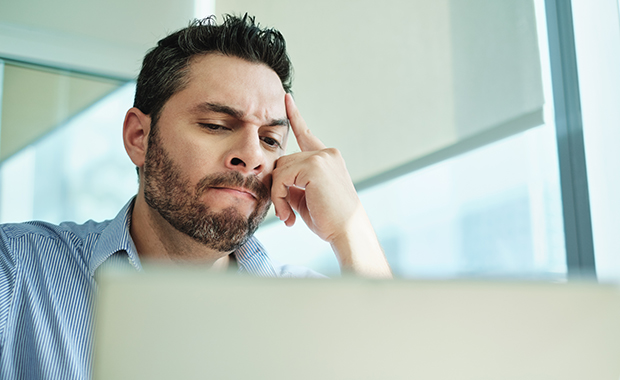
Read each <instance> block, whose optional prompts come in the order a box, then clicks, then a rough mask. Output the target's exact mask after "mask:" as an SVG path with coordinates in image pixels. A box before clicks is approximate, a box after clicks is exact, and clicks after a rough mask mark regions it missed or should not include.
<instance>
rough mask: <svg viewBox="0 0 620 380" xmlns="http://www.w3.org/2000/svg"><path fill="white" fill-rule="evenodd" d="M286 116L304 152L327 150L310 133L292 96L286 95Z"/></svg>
mask: <svg viewBox="0 0 620 380" xmlns="http://www.w3.org/2000/svg"><path fill="white" fill-rule="evenodd" d="M284 101H285V102H286V115H287V117H288V120H289V121H290V124H291V129H292V130H293V133H294V134H295V139H297V144H298V145H299V148H300V149H301V151H302V152H307V151H312V150H321V149H325V145H324V144H323V143H322V142H321V140H319V139H318V138H317V137H316V136H315V135H313V134H312V132H310V129H309V128H308V126H307V125H306V122H305V121H304V119H303V118H302V117H301V114H300V113H299V110H298V109H297V106H296V105H295V101H294V100H293V97H292V96H291V94H286V96H285V98H284Z"/></svg>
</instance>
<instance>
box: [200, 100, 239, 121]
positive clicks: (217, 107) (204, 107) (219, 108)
mask: <svg viewBox="0 0 620 380" xmlns="http://www.w3.org/2000/svg"><path fill="white" fill-rule="evenodd" d="M194 111H195V112H196V113H203V112H216V113H223V114H226V115H229V116H232V117H234V118H236V119H242V118H243V112H241V111H239V110H237V109H234V108H232V107H229V106H226V105H223V104H218V103H208V102H205V103H200V104H198V105H197V106H196V107H194Z"/></svg>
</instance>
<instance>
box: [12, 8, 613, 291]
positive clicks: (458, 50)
mask: <svg viewBox="0 0 620 380" xmlns="http://www.w3.org/2000/svg"><path fill="white" fill-rule="evenodd" d="M564 4H568V5H569V8H568V9H569V10H570V9H571V7H570V6H571V5H572V13H571V12H569V13H568V14H567V13H561V12H559V13H558V14H557V15H555V13H554V14H553V16H552V17H550V16H549V12H550V9H552V10H553V12H555V9H556V8H553V7H555V5H556V2H555V1H552V0H502V1H497V0H435V1H426V0H408V1H404V0H385V1H382V2H376V1H368V0H357V1H354V0H330V1H327V0H315V1H312V2H308V1H301V0H289V1H287V0H209V1H202V0H195V1H193V0H178V1H175V2H171V1H165V0H152V1H143V0H123V1H121V0H109V1H105V2H102V1H94V0H88V1H86V0H55V1H47V0H4V1H2V2H1V3H0V100H1V102H0V116H1V117H0V222H2V223H7V222H20V221H27V220H33V219H40V220H46V221H50V222H54V223H59V222H62V221H65V220H73V221H77V222H84V221H86V220H88V219H94V220H105V219H110V218H113V217H115V216H116V213H117V212H118V211H119V209H120V208H121V207H122V206H123V205H124V204H125V203H126V202H127V201H128V200H129V199H130V198H131V197H132V196H133V195H134V194H135V192H136V190H137V177H136V173H135V168H134V167H133V165H132V163H131V161H130V160H129V158H128V157H127V155H126V153H125V151H124V148H123V144H122V136H121V131H122V123H123V118H124V114H125V112H126V110H127V109H128V108H130V107H131V105H132V100H133V92H134V85H135V82H134V79H135V77H136V75H137V73H138V71H139V68H140V63H141V59H142V57H143V55H144V54H145V52H146V51H147V50H148V49H149V48H150V47H152V46H154V45H155V43H156V42H157V40H159V39H160V38H162V37H164V36H165V35H166V34H168V33H169V32H172V31H174V30H176V29H179V28H182V27H184V26H186V25H187V24H188V22H189V20H190V19H192V18H194V17H198V18H202V17H206V16H208V15H211V14H216V15H221V14H224V13H235V14H243V13H245V12H248V13H250V14H252V15H255V16H256V17H257V20H258V21H259V22H260V23H261V24H262V25H263V26H270V27H275V28H277V29H279V30H280V31H281V32H282V33H283V34H284V36H285V37H286V39H287V44H288V48H289V54H290V56H291V59H292V61H293V64H294V67H295V77H294V82H293V91H294V94H295V97H296V99H297V104H298V106H299V108H300V109H301V111H302V114H303V115H304V118H305V119H306V121H307V122H308V124H309V126H310V127H311V128H312V130H313V132H314V133H315V134H316V135H317V136H318V137H319V138H320V139H321V140H323V142H324V143H325V144H326V145H328V146H333V147H337V148H338V149H340V151H341V152H342V154H343V156H344V158H345V160H346V162H347V166H348V169H349V171H350V173H351V176H352V178H353V180H354V182H355V184H356V187H357V188H358V191H359V194H360V198H361V200H362V202H363V204H364V206H365V208H366V210H367V212H368V214H369V216H370V218H371V221H372V223H373V225H374V226H375V230H376V232H377V234H378V236H379V240H380V241H381V244H382V246H383V248H384V250H385V253H386V255H387V257H388V260H389V261H390V263H391V265H392V268H393V270H394V272H395V274H396V275H398V276H402V277H408V278H455V277H476V278H478V277H485V278H519V279H524V278H525V279H530V278H531V279H550V280H558V281H564V280H565V279H566V278H567V277H570V276H571V275H575V276H579V275H588V276H592V275H593V274H595V273H596V275H597V276H598V278H599V279H600V280H603V281H617V280H620V241H619V239H618V238H617V237H616V233H617V231H620V221H619V220H618V219H619V217H618V216H619V215H620V196H619V194H620V149H619V148H618V147H619V146H620V128H619V127H620V107H619V106H618V104H620V72H619V70H620V69H619V68H620V26H619V25H620V22H619V20H620V17H619V11H618V8H619V4H618V0H573V1H572V2H568V1H566V2H564ZM558 9H559V8H558ZM562 9H566V7H564V8H562ZM554 17H557V18H558V20H559V21H558V20H556V19H555V18H554ZM567 19H568V20H570V21H571V22H572V24H571V25H569V26H570V28H569V29H562V28H560V27H558V25H560V24H561V21H562V20H567ZM558 30H559V40H561V41H564V42H561V43H560V46H564V47H566V46H568V47H569V48H570V49H572V51H573V52H576V61H575V62H576V69H577V71H576V75H574V76H573V77H574V79H575V81H576V82H574V83H573V84H572V85H571V84H570V83H572V82H570V81H569V80H568V79H566V78H565V77H562V76H561V75H562V73H563V71H562V70H561V66H558V64H559V63H558V62H560V63H561V62H566V61H567V59H566V57H565V55H562V54H561V53H560V52H559V51H558V50H557V46H556V45H557V44H555V43H554V42H553V41H556V40H558V39H557V38H558V36H556V35H557V34H558ZM550 36H551V39H550V38H549V37H550ZM567 36H568V37H570V38H573V36H574V43H568V45H567V43H566V42H565V41H567V40H566V39H565V38H564V37H567ZM563 38H564V39H563ZM570 38H569V39H568V41H569V42H570V41H573V40H572V39H570ZM550 42H551V43H550ZM570 49H569V50H570ZM568 61H570V60H568ZM569 63H570V62H569ZM577 74H578V75H577ZM558 78H560V79H558ZM561 78H564V79H561ZM552 79H553V80H552ZM571 94H572V95H575V94H576V96H577V98H576V99H578V102H577V103H575V104H576V106H575V104H573V106H570V107H560V108H561V109H559V111H560V112H556V111H557V110H555V109H554V100H556V101H557V100H558V98H561V99H564V97H568V96H569V95H571ZM564 108H567V109H568V110H566V109H564ZM571 111H575V112H577V111H578V116H579V118H578V119H579V120H578V123H577V124H578V131H577V132H578V134H577V136H578V138H576V139H574V138H567V137H566V134H565V132H563V131H565V124H566V123H567V122H566V120H567V116H566V115H567V114H570V112H571ZM567 112H568V113H567ZM568 119H570V117H568ZM556 125H560V126H561V128H556ZM571 125H572V124H571ZM558 131H560V132H559V133H558ZM572 131H573V132H574V130H572ZM573 132H570V133H569V135H570V134H571V133H573ZM579 133H580V135H579ZM571 136H572V135H571ZM579 136H581V139H580V138H579ZM569 137H570V136H569ZM289 146H292V148H291V149H290V151H295V150H297V148H296V144H295V143H294V141H291V142H290V143H289ZM558 151H559V152H561V154H560V155H558ZM562 152H563V153H562ZM584 152H585V153H584ZM580 165H581V166H583V167H582V168H581V166H580ZM580 168H581V169H580ZM560 173H562V174H560ZM576 189H577V190H576ZM579 189H581V190H579ZM583 189H586V191H585V192H584V191H583ZM575 210H576V211H575ZM257 236H258V237H259V239H260V240H261V241H262V242H263V244H264V245H265V246H266V247H267V249H268V251H269V252H270V253H271V255H272V257H273V258H274V259H275V260H277V261H281V262H287V263H292V264H298V265H304V266H308V267H311V268H313V269H315V270H317V271H319V272H322V273H325V274H327V275H332V276H333V275H337V273H338V264H337V262H336V259H335V257H334V255H333V254H332V253H331V249H330V247H329V245H328V244H326V243H325V242H322V241H321V240H320V239H318V238H316V237H315V236H314V235H313V234H312V233H311V232H309V231H308V229H307V228H306V227H305V226H304V225H303V223H301V222H299V223H297V224H296V225H295V226H294V227H292V228H287V227H285V226H284V225H283V224H282V223H281V222H279V221H277V220H276V219H275V218H273V217H272V218H270V219H268V220H267V221H266V222H265V223H264V224H263V226H262V227H261V228H260V229H259V231H258V232H257Z"/></svg>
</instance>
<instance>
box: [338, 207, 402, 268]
mask: <svg viewBox="0 0 620 380" xmlns="http://www.w3.org/2000/svg"><path fill="white" fill-rule="evenodd" d="M330 244H331V246H332V249H333V250H334V253H335V254H336V256H337V258H338V261H339V263H340V268H341V270H342V271H343V272H352V273H354V274H357V275H360V276H364V277H372V278H392V271H391V269H390V266H389V264H388V262H387V259H386V258H385V254H384V253H383V250H382V249H381V245H380V244H379V240H378V239H377V235H376V234H375V231H374V229H373V227H372V224H371V223H370V220H369V219H368V216H367V215H366V212H365V211H364V209H363V208H362V207H361V206H360V207H359V209H358V210H357V211H356V215H355V216H354V217H353V218H351V219H350V220H349V222H348V223H347V225H346V226H345V228H344V229H343V230H342V232H340V233H339V234H338V235H336V236H335V237H334V238H333V239H332V241H331V242H330Z"/></svg>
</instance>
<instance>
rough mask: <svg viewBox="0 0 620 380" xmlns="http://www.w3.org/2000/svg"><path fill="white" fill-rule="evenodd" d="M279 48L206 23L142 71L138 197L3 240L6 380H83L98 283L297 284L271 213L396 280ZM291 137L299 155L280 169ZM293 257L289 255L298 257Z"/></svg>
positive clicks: (152, 56) (269, 33)
mask: <svg viewBox="0 0 620 380" xmlns="http://www.w3.org/2000/svg"><path fill="white" fill-rule="evenodd" d="M290 75H291V64H290V62H289V59H288V57H287V55H286V51H285V44H284V39H283V38H282V36H281V34H280V33H279V32H277V31H275V30H270V29H267V30H265V29H261V28H259V27H258V26H257V25H256V24H255V23H254V20H253V19H252V18H249V17H247V16H244V17H243V18H237V17H226V18H225V20H224V22H223V24H222V25H216V24H215V23H214V22H213V20H211V19H207V20H204V21H202V22H195V23H193V24H192V25H191V26H190V27H188V28H185V29H183V30H181V31H179V32H176V33H174V34H172V35H170V36H168V37H167V38H164V39H163V40H161V41H160V42H159V43H158V45H157V47H155V48H154V49H153V50H151V51H150V52H149V53H148V54H147V55H146V57H145V59H144V62H143V67H142V70H141V72H140V75H139V77H138V82H137V89H136V97H135V103H134V107H133V108H131V109H130V110H129V111H128V112H127V115H126V118H125V122H124V128H123V139H124V144H125V148H126V150H127V153H128V155H129V157H130V159H131V160H132V161H133V163H134V164H135V165H136V167H137V168H138V173H139V177H140V186H139V189H138V194H137V195H136V197H135V198H134V199H132V200H131V201H130V202H129V203H128V204H127V205H126V206H125V207H124V208H123V210H121V212H120V213H119V215H118V216H117V217H116V218H115V219H114V220H111V221H106V222H103V223H95V222H87V223H85V224H84V225H75V224H73V223H63V224H61V225H60V226H54V225H49V224H46V223H39V222H33V223H25V224H14V225H5V226H2V228H0V252H1V255H0V371H1V372H0V378H3V379H5V378H28V379H34V378H51V377H58V378H63V379H67V378H88V377H89V375H90V360H91V356H90V351H91V339H90V335H91V328H92V324H91V317H92V301H93V296H94V293H95V291H96V282H95V277H94V276H95V274H96V273H97V271H98V270H99V269H100V268H102V267H105V266H119V265H126V266H131V267H133V268H135V269H136V270H141V269H142V263H143V262H147V261H158V262H173V263H174V262H183V263H193V264H196V265H202V266H204V267H215V268H228V267H231V266H237V268H238V270H239V271H240V272H249V273H251V274H255V275H263V276H297V275H309V274H310V273H300V272H298V271H294V270H293V269H291V268H290V267H288V266H280V265H275V264H273V263H272V262H271V261H270V260H269V257H268V256H267V254H266V252H265V251H264V249H263V248H262V246H261V245H260V243H259V242H258V241H257V240H256V239H255V238H254V237H253V236H252V235H253V233H254V231H255V230H256V228H257V227H258V225H259V224H260V222H261V221H262V220H263V218H264V216H265V213H266V212H267V209H268V208H269V206H270V203H271V202H273V205H274V207H275V211H276V215H277V216H278V217H279V218H280V219H281V220H283V221H284V223H285V224H286V225H287V226H290V225H292V224H293V223H295V219H296V216H295V213H294V211H296V212H297V213H298V214H299V215H300V216H301V218H302V219H303V220H304V222H306V224H307V225H308V226H309V227H310V229H311V230H312V231H313V232H315V233H316V234H317V235H318V236H320V237H321V238H322V239H324V240H326V241H328V242H329V243H330V244H331V246H332V247H333V249H334V252H335V254H336V255H337V257H338V259H339V262H340V264H341V267H342V269H343V270H345V271H351V272H354V273H357V274H361V275H366V276H374V277H389V276H390V275H391V274H390V269H389V266H388V265H387V262H386V260H385V258H384V255H383V253H382V251H381V248H380V246H379V243H378V241H377V239H376V236H375V234H374V231H373V229H372V226H371V225H370V222H369V221H368V218H367V216H366V214H365V212H364V210H363V208H362V206H361V204H360V201H359V199H358V197H357V195H356V192H355V189H354V187H353V184H352V183H351V180H350V177H349V175H348V173H347V171H346V168H345V164H344V162H343V160H342V158H341V156H340V155H339V153H338V151H336V150H335V149H326V148H325V146H324V145H323V144H322V143H321V142H320V141H319V140H318V139H317V138H316V137H315V136H313V135H312V134H311V133H310V131H309V129H308V128H307V126H306V124H305V123H304V121H303V119H302V118H301V116H300V114H299V111H298V110H297V108H296V106H295V103H294V101H293V98H292V97H291V95H290V94H289V93H288V92H290V85H291V77H290ZM289 124H290V130H292V132H293V133H294V135H295V138H296V139H297V142H298V144H299V146H300V148H301V150H302V151H301V152H300V153H296V154H291V155H288V156H285V155H284V149H285V146H286V139H287V136H288V133H289ZM292 248H293V247H292Z"/></svg>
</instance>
